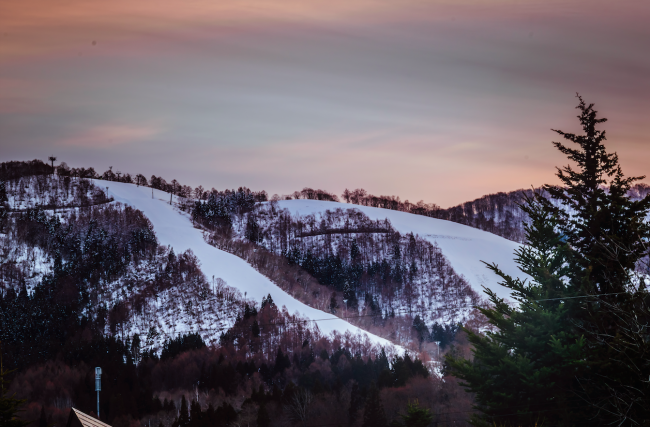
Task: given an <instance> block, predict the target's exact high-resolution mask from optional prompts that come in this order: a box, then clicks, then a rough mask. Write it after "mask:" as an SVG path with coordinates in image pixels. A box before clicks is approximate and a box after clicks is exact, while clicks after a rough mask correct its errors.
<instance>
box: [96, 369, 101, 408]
mask: <svg viewBox="0 0 650 427" xmlns="http://www.w3.org/2000/svg"><path fill="white" fill-rule="evenodd" d="M101 389H102V368H100V367H97V368H95V390H96V391H97V419H100V418H99V392H100V391H101Z"/></svg>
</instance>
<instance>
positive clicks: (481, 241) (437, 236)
mask: <svg viewBox="0 0 650 427" xmlns="http://www.w3.org/2000/svg"><path fill="white" fill-rule="evenodd" d="M278 207H280V208H286V209H288V210H289V211H290V212H291V213H292V214H300V215H309V214H317V213H319V212H325V211H326V210H328V209H329V210H335V209H337V208H341V209H358V210H360V211H361V212H363V213H364V214H366V215H367V216H368V217H369V218H370V219H372V220H377V219H379V220H384V219H386V218H388V219H389V220H390V222H391V224H392V226H393V228H394V229H395V230H397V231H399V232H400V233H402V234H405V233H411V232H412V233H413V234H419V235H420V237H422V238H425V239H428V240H429V241H430V242H431V243H437V244H438V246H439V247H440V249H441V250H442V253H443V255H445V256H446V257H447V259H448V260H449V262H450V264H451V266H452V268H453V269H454V271H455V272H456V273H457V274H458V275H462V276H464V277H465V279H466V280H467V281H468V282H469V283H470V285H471V286H472V288H473V289H474V290H475V291H476V292H478V293H479V294H481V295H482V294H483V288H482V286H484V287H486V288H489V289H492V290H493V291H494V292H495V293H496V294H497V295H498V296H499V297H501V298H509V297H510V290H509V289H508V288H506V287H504V286H501V285H499V283H498V282H499V279H500V278H499V277H498V276H497V275H496V274H494V273H492V272H491V271H490V270H488V268H487V267H486V266H485V264H483V263H482V262H481V261H485V262H487V263H490V264H492V263H496V264H497V265H498V266H499V267H500V268H501V269H502V270H503V271H504V272H505V273H506V274H509V275H511V276H513V277H520V278H522V279H524V278H527V277H528V276H527V275H525V274H524V273H522V272H521V270H519V268H518V267H517V264H516V263H515V262H514V259H513V258H514V255H513V254H514V251H515V250H516V249H517V248H518V247H519V246H520V245H519V243H516V242H512V241H510V240H507V239H504V238H503V237H500V236H497V235H496V234H492V233H488V232H487V231H482V230H478V229H476V228H472V227H469V226H467V225H462V224H457V223H455V222H451V221H446V220H442V219H435V218H429V217H425V216H421V215H414V214H410V213H406V212H398V211H392V210H389V209H381V208H372V207H368V206H360V205H351V204H347V203H336V202H325V201H320V200H303V199H299V200H282V201H279V202H278Z"/></svg>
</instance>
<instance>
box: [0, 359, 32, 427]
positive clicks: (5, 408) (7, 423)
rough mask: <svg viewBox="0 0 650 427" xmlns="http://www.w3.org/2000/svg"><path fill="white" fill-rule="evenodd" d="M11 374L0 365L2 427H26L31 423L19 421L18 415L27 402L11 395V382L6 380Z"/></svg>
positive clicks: (0, 417) (0, 422)
mask: <svg viewBox="0 0 650 427" xmlns="http://www.w3.org/2000/svg"><path fill="white" fill-rule="evenodd" d="M0 357H2V356H0ZM9 373H10V371H5V370H4V368H3V367H2V365H1V364H0V388H1V392H0V426H1V427H25V426H27V425H29V424H30V423H29V422H25V421H21V420H19V419H18V413H19V412H21V410H22V409H21V407H22V406H23V405H24V404H25V400H21V399H16V395H15V394H12V395H9V381H8V380H7V378H6V377H7V375H8V374H9Z"/></svg>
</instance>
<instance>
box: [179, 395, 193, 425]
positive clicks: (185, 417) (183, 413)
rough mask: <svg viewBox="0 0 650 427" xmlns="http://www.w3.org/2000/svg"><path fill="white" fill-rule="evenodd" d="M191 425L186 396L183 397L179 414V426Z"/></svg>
mask: <svg viewBox="0 0 650 427" xmlns="http://www.w3.org/2000/svg"><path fill="white" fill-rule="evenodd" d="M189 424H190V414H189V412H188V410H187V400H185V395H183V396H182V397H181V409H180V411H179V414H178V426H179V427H187V426H188V425H189Z"/></svg>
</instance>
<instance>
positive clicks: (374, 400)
mask: <svg viewBox="0 0 650 427" xmlns="http://www.w3.org/2000/svg"><path fill="white" fill-rule="evenodd" d="M387 425H388V422H387V421H386V413H385V412H384V406H383V405H382V403H381V398H380V397H379V388H377V386H376V385H375V384H374V383H373V384H371V385H370V390H369V391H368V398H367V399H366V406H365V408H364V411H363V424H362V427H386V426H387Z"/></svg>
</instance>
